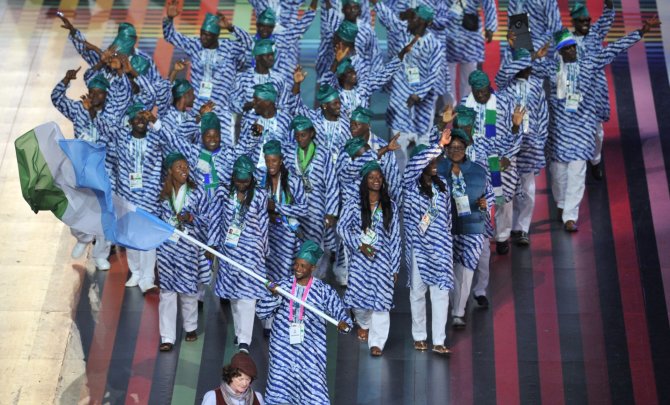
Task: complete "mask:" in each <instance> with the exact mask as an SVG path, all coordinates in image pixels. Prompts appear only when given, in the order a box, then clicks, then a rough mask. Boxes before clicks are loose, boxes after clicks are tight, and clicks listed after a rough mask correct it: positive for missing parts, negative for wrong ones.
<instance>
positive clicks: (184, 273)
mask: <svg viewBox="0 0 670 405" xmlns="http://www.w3.org/2000/svg"><path fill="white" fill-rule="evenodd" d="M164 165H165V168H166V169H167V176H166V177H165V182H164V183H163V188H162V190H161V193H160V198H159V205H158V210H157V211H158V215H159V217H160V218H161V219H163V220H164V221H166V222H168V223H169V224H171V225H173V226H175V227H176V228H178V229H180V230H181V231H183V232H186V233H188V234H189V235H192V236H193V237H195V238H196V239H201V240H202V239H203V238H204V237H205V235H207V228H208V224H209V216H208V215H209V203H208V201H207V197H206V196H205V193H204V192H203V190H202V189H201V188H198V187H197V186H196V184H195V183H194V182H193V180H192V179H191V177H190V170H189V167H188V162H187V161H186V157H184V155H182V154H181V153H179V152H172V153H170V154H168V155H167V157H166V158H165V161H164ZM200 250H201V249H200V248H198V247H197V246H195V245H193V244H190V243H185V242H183V241H182V242H180V241H179V240H178V237H174V238H171V240H170V241H168V242H166V243H164V244H162V245H161V246H159V247H158V251H157V258H158V275H159V279H160V287H161V290H160V302H159V304H158V316H159V329H160V335H161V344H160V351H163V352H166V351H170V350H172V347H173V346H174V343H175V340H176V337H177V336H176V335H177V333H176V332H177V305H178V303H177V301H179V302H180V303H181V314H182V318H183V327H184V330H186V341H187V342H191V341H195V340H197V338H198V335H197V332H196V329H197V328H198V273H199V266H198V258H199V256H200V254H201V251H200Z"/></svg>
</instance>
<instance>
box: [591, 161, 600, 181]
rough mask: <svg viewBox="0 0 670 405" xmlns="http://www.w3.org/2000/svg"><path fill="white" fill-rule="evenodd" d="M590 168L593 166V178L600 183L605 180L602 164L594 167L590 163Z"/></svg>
mask: <svg viewBox="0 0 670 405" xmlns="http://www.w3.org/2000/svg"><path fill="white" fill-rule="evenodd" d="M589 166H591V176H592V177H593V178H594V179H596V180H598V181H600V180H602V179H603V168H602V164H601V163H598V164H597V165H592V164H591V163H589Z"/></svg>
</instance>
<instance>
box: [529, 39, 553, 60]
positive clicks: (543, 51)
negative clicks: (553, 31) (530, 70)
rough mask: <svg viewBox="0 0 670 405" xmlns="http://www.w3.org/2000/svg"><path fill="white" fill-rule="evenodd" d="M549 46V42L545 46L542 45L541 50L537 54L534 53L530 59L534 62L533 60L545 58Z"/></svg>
mask: <svg viewBox="0 0 670 405" xmlns="http://www.w3.org/2000/svg"><path fill="white" fill-rule="evenodd" d="M549 45H550V42H547V43H546V44H544V46H543V47H542V48H540V49H538V50H537V52H535V53H534V54H533V58H532V59H533V60H535V59H542V58H544V57H545V56H547V54H548V53H549Z"/></svg>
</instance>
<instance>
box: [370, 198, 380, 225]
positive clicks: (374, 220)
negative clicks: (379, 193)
mask: <svg viewBox="0 0 670 405" xmlns="http://www.w3.org/2000/svg"><path fill="white" fill-rule="evenodd" d="M381 218H382V210H381V209H379V201H377V204H376V205H375V208H374V209H373V210H372V214H370V220H371V221H370V222H371V224H370V228H371V229H373V230H374V229H377V224H378V223H379V221H380V220H381Z"/></svg>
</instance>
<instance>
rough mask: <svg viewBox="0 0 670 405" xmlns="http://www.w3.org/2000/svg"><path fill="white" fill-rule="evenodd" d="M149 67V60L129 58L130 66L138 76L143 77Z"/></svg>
mask: <svg viewBox="0 0 670 405" xmlns="http://www.w3.org/2000/svg"><path fill="white" fill-rule="evenodd" d="M150 65H151V64H150V63H149V60H148V59H147V58H145V57H144V56H141V55H133V57H132V58H130V66H132V67H133V69H134V70H135V71H136V72H137V74H138V75H140V76H142V75H144V74H145V73H146V72H147V70H149V66H150Z"/></svg>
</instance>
